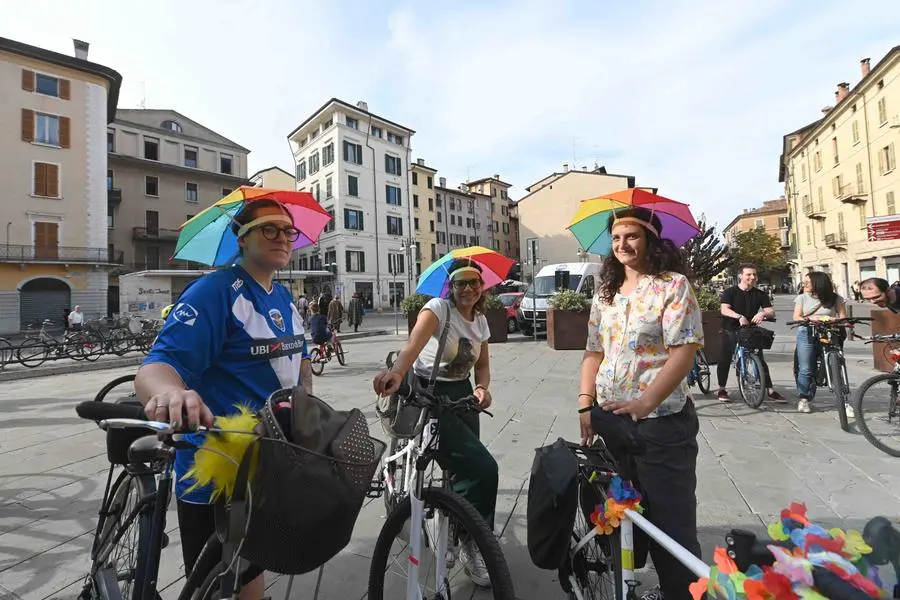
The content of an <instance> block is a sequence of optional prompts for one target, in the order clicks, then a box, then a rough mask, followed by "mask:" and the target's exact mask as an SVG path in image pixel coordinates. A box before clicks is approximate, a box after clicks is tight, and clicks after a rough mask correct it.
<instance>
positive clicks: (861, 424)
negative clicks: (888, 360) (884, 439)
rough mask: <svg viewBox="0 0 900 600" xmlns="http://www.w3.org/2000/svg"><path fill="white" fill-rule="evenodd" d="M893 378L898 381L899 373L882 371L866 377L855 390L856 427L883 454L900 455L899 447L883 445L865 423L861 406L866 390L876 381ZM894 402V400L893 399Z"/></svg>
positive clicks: (899, 380)
mask: <svg viewBox="0 0 900 600" xmlns="http://www.w3.org/2000/svg"><path fill="white" fill-rule="evenodd" d="M890 380H895V381H897V382H898V383H900V374H898V373H884V374H881V375H875V376H874V377H870V378H868V379H866V380H865V381H864V382H863V384H862V385H861V386H860V387H859V390H858V391H857V392H856V402H855V404H856V406H855V408H856V427H857V429H859V430H860V432H862V434H863V436H864V437H865V438H866V439H867V440H868V441H869V443H870V444H872V445H873V446H875V447H876V448H878V449H879V450H881V451H882V452H884V453H885V454H889V455H891V456H897V457H900V449H894V448H891V447H890V446H885V445H884V444H882V443H881V441H879V440H878V439H877V438H876V437H875V436H874V435H873V434H872V431H871V430H870V429H869V426H868V425H866V418H865V414H866V411H865V409H864V408H863V399H864V398H865V395H866V392H867V391H869V388H871V387H872V386H873V385H875V384H876V383H881V382H882V381H890ZM895 402H896V400H895Z"/></svg>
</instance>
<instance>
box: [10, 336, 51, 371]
mask: <svg viewBox="0 0 900 600" xmlns="http://www.w3.org/2000/svg"><path fill="white" fill-rule="evenodd" d="M49 356H50V346H49V345H47V342H44V341H42V340H26V341H24V342H22V345H20V346H19V347H18V348H16V358H17V359H18V360H19V362H20V363H22V364H23V365H25V366H26V367H28V368H29V369H33V368H35V367H39V366H41V365H42V364H44V361H46V360H47V358H48V357H49Z"/></svg>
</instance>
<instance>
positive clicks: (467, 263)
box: [447, 258, 487, 314]
mask: <svg viewBox="0 0 900 600" xmlns="http://www.w3.org/2000/svg"><path fill="white" fill-rule="evenodd" d="M462 267H472V268H473V269H477V270H478V272H479V273H481V272H482V269H481V265H479V264H478V263H476V262H474V261H471V260H469V259H468V258H456V259H454V260H453V261H452V262H451V263H450V265H449V266H448V267H447V273H452V272H453V271H455V270H457V269H460V268H462ZM481 281H482V283H484V278H483V277H482V278H481ZM447 299H448V300H450V304H452V305H453V306H456V300H455V299H454V298H453V286H452V284H451V285H449V286H448V287H447ZM486 302H487V294H485V293H484V290H482V291H481V297H480V298H478V301H477V302H475V306H474V307H473V308H474V310H475V312H476V313H481V314H484V310H485V309H484V305H485V303H486Z"/></svg>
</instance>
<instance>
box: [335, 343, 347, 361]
mask: <svg viewBox="0 0 900 600" xmlns="http://www.w3.org/2000/svg"><path fill="white" fill-rule="evenodd" d="M334 354H335V356H337V359H338V363H340V365H341V366H342V367H343V366H346V365H347V358H346V357H345V356H344V345H343V344H341V342H338V343H336V344H335V345H334Z"/></svg>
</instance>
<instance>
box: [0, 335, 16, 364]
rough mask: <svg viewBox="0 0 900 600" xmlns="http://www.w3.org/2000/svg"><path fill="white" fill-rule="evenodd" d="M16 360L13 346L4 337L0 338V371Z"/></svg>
mask: <svg viewBox="0 0 900 600" xmlns="http://www.w3.org/2000/svg"><path fill="white" fill-rule="evenodd" d="M14 360H16V349H15V346H13V345H12V343H10V341H9V340H8V339H6V338H0V371H2V370H3V369H5V368H6V365H8V364H10V363H12V362H13V361H14Z"/></svg>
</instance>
